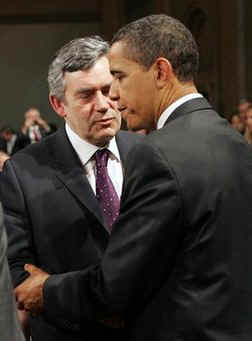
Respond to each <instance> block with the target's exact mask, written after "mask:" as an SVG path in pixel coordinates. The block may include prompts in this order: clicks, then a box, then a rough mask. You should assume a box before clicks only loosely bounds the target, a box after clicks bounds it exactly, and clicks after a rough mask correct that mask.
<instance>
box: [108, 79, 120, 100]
mask: <svg viewBox="0 0 252 341" xmlns="http://www.w3.org/2000/svg"><path fill="white" fill-rule="evenodd" d="M117 83H118V82H117V80H116V79H113V81H112V83H111V86H110V90H109V97H110V99H112V101H118V100H119V98H120V94H119V86H118V84H117Z"/></svg>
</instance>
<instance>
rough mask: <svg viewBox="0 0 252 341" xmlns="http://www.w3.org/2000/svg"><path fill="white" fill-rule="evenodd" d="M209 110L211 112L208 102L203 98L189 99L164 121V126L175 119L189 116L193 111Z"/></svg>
mask: <svg viewBox="0 0 252 341" xmlns="http://www.w3.org/2000/svg"><path fill="white" fill-rule="evenodd" d="M209 109H211V110H213V108H212V107H211V105H210V104H209V102H208V101H207V100H206V99H205V98H204V97H200V98H194V99H191V100H189V101H187V102H185V103H183V104H182V105H180V106H179V107H178V108H176V109H175V110H174V111H173V113H172V114H171V115H170V116H169V117H168V119H167V120H166V122H165V125H166V124H167V123H169V122H171V121H173V120H175V119H176V118H179V117H181V116H184V115H187V114H190V113H192V112H194V111H198V110H209Z"/></svg>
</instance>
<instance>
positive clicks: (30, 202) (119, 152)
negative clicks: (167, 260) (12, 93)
mask: <svg viewBox="0 0 252 341" xmlns="http://www.w3.org/2000/svg"><path fill="white" fill-rule="evenodd" d="M108 48H109V46H108V44H107V43H106V42H105V41H103V40H102V39H101V38H99V37H96V36H95V37H86V38H81V39H75V40H73V41H71V42H69V43H67V44H66V45H65V46H63V47H62V48H61V49H60V50H59V51H58V52H57V54H56V56H55V57H54V59H53V61H52V63H51V65H50V68H49V74H48V82H49V90H50V94H49V99H50V103H51V105H52V107H53V108H54V110H55V111H56V112H57V114H58V115H59V116H61V117H62V118H64V120H65V126H64V128H62V129H59V130H58V131H57V132H56V133H55V134H53V135H51V136H49V137H47V138H45V139H43V140H42V141H41V142H39V143H36V144H34V145H31V146H29V147H28V148H27V149H25V150H24V151H22V152H20V153H18V154H17V155H15V156H14V157H13V158H12V159H11V160H10V161H8V162H6V165H5V168H4V171H3V174H2V180H1V185H0V191H1V196H2V200H3V206H4V209H5V218H6V226H7V232H8V235H9V254H8V258H9V263H10V269H11V273H12V277H13V281H14V285H15V287H17V289H16V295H17V299H18V297H22V289H21V288H20V286H19V285H20V284H21V283H22V282H23V281H24V280H25V279H26V278H27V277H28V273H27V272H25V270H24V265H25V264H26V263H31V264H34V265H37V266H39V267H40V268H42V269H44V270H45V271H46V272H48V273H53V274H55V273H56V274H59V273H62V272H68V273H69V272H76V271H77V272H81V270H85V268H86V267H88V266H89V265H91V264H95V263H97V262H98V261H99V260H100V258H101V256H102V254H103V252H104V250H105V248H106V246H107V243H108V239H109V233H110V225H111V220H113V219H115V218H116V215H117V213H118V207H117V212H115V211H116V207H115V209H114V210H113V212H112V211H110V209H111V207H112V205H110V204H108V200H110V199H111V200H112V198H115V197H117V202H116V203H115V205H118V199H119V198H120V194H121V188H122V179H123V167H122V165H123V162H124V160H125V157H126V155H127V153H128V151H129V149H130V147H131V146H132V145H133V144H135V143H136V141H137V140H138V139H139V138H140V137H139V136H137V135H136V134H133V133H129V132H118V130H119V129H120V124H121V117H120V113H119V112H118V110H117V103H116V102H115V101H114V100H111V99H110V98H109V96H108V95H109V91H110V85H111V82H112V76H111V74H110V71H109V63H108V59H107V56H106V54H107V51H108ZM115 135H116V137H115ZM104 147H106V149H107V150H108V152H107V151H106V152H107V155H108V160H107V169H106V180H108V179H110V187H109V189H106V188H108V187H102V189H101V188H98V186H97V184H96V178H97V177H98V175H97V167H96V166H97V165H96V159H95V157H94V155H95V154H96V152H97V150H98V149H104ZM104 167H105V166H104ZM104 172H105V170H104ZM104 174H105V173H104ZM100 175H101V174H100ZM103 180H104V179H103ZM103 180H101V181H100V182H99V185H101V186H105V185H106V184H105V185H104V183H103ZM111 181H112V184H111ZM101 182H102V183H101ZM111 187H112V190H113V191H114V192H113V196H112V195H110V193H109V191H110V189H111ZM104 188H105V191H106V192H107V194H108V196H109V199H107V201H106V200H105V202H102V200H101V197H99V200H97V197H96V195H97V192H98V191H99V193H100V192H101V193H103V192H104ZM102 191H103V192H102ZM101 196H102V194H101ZM109 202H110V201H109ZM100 205H101V206H102V207H103V210H101V208H100V207H101V206H100ZM113 208H114V206H113ZM107 211H108V212H107ZM107 213H109V215H110V216H109V217H108V216H107ZM113 214H114V216H113ZM24 283H27V285H29V279H28V280H27V282H24ZM63 299H64V298H63ZM19 308H20V309H22V308H23V307H22V305H19ZM30 325H31V334H32V339H33V341H38V340H43V341H45V340H46V341H50V340H53V341H55V340H61V341H63V340H68V341H69V340H87V341H89V340H95V339H103V340H104V339H109V340H113V338H114V337H115V339H117V340H118V337H119V335H120V337H119V339H120V340H122V339H123V335H124V331H123V329H121V328H120V329H118V328H116V329H115V328H111V327H110V326H107V325H104V324H100V323H94V322H90V321H89V320H88V319H85V321H83V322H82V323H81V325H80V324H78V323H76V324H75V323H72V321H71V323H70V322H69V321H67V320H64V319H63V318H62V311H59V312H58V318H57V322H56V324H55V325H52V324H50V323H48V321H46V320H45V319H44V318H43V316H42V315H41V316H40V317H31V318H30ZM116 326H118V324H116Z"/></svg>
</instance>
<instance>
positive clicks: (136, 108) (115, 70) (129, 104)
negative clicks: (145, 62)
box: [109, 41, 156, 130]
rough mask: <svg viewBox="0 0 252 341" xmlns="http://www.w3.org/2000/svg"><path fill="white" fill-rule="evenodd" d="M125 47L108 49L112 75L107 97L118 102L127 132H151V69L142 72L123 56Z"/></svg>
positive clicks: (152, 122) (153, 90)
mask: <svg viewBox="0 0 252 341" xmlns="http://www.w3.org/2000/svg"><path fill="white" fill-rule="evenodd" d="M125 50H126V47H125V43H123V42H121V41H119V42H116V43H114V44H113V45H112V47H111V49H110V53H109V62H110V72H111V74H112V75H113V81H112V86H111V89H110V97H111V98H113V99H116V100H118V108H119V110H120V111H121V113H122V117H123V118H124V119H125V120H126V122H127V127H128V129H130V130H140V129H147V130H151V129H152V128H153V125H154V102H155V101H154V99H155V93H156V89H155V86H154V85H155V83H154V81H153V73H152V68H150V69H149V70H146V68H145V67H144V66H142V65H140V64H139V63H137V62H136V61H134V60H133V59H129V58H128V57H127V55H125Z"/></svg>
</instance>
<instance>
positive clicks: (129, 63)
mask: <svg viewBox="0 0 252 341" xmlns="http://www.w3.org/2000/svg"><path fill="white" fill-rule="evenodd" d="M108 58H109V64H110V72H111V73H116V72H128V71H130V70H136V69H142V67H141V65H140V64H139V63H137V62H136V61H134V60H133V59H130V58H129V57H128V54H127V47H126V45H125V43H123V42H121V41H118V42H116V43H114V44H113V45H112V46H111V48H110V51H109V54H108Z"/></svg>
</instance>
